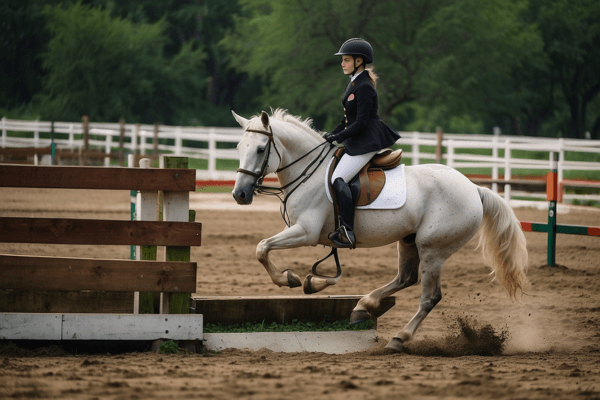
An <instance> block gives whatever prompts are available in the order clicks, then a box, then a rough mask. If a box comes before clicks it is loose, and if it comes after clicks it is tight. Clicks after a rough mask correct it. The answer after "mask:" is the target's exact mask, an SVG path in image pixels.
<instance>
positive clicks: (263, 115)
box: [260, 111, 269, 128]
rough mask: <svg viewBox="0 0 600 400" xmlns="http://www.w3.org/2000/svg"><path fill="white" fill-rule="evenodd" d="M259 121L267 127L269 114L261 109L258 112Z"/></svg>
mask: <svg viewBox="0 0 600 400" xmlns="http://www.w3.org/2000/svg"><path fill="white" fill-rule="evenodd" d="M260 121H261V122H262V124H263V126H264V127H265V128H267V127H269V114H267V112H266V111H263V112H262V113H261V114H260Z"/></svg>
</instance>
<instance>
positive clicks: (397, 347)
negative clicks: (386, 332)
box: [385, 337, 404, 353]
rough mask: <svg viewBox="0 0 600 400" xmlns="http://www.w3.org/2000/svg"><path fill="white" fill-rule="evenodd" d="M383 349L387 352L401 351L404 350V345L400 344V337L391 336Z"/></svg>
mask: <svg viewBox="0 0 600 400" xmlns="http://www.w3.org/2000/svg"><path fill="white" fill-rule="evenodd" d="M385 349H386V351H388V352H389V353H402V352H404V345H403V344H402V340H400V338H397V337H393V338H392V340H390V342H389V343H388V344H387V346H385Z"/></svg>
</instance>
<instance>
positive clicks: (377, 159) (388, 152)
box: [356, 149, 402, 206]
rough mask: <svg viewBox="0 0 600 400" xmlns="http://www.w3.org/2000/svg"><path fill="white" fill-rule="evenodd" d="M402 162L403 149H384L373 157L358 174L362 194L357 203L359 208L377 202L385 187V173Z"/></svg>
mask: <svg viewBox="0 0 600 400" xmlns="http://www.w3.org/2000/svg"><path fill="white" fill-rule="evenodd" d="M401 160H402V149H398V150H396V151H393V150H392V149H384V150H382V151H380V152H379V153H377V154H375V155H374V156H373V158H372V159H371V161H370V162H369V163H368V164H367V165H365V166H364V167H363V169H361V170H360V172H359V173H358V180H359V181H360V194H359V196H358V201H357V202H356V205H357V206H366V205H368V204H371V203H372V202H373V201H375V199H376V198H377V196H379V194H380V193H381V191H382V190H383V187H384V186H385V172H383V171H385V170H386V169H392V168H396V167H397V166H398V165H400V161H401Z"/></svg>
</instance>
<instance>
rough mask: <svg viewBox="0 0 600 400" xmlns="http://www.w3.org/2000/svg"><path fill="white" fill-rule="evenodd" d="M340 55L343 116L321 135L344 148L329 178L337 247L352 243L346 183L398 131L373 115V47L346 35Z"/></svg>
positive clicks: (350, 205) (393, 139)
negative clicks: (347, 80)
mask: <svg viewBox="0 0 600 400" xmlns="http://www.w3.org/2000/svg"><path fill="white" fill-rule="evenodd" d="M334 55H336V56H342V70H343V71H344V74H345V75H348V76H349V77H350V83H348V86H347V87H346V90H345V91H344V95H343V96H342V105H343V106H344V118H342V121H341V123H340V124H339V125H338V126H337V127H336V128H335V129H334V130H333V131H332V132H331V133H327V134H325V135H324V138H325V140H327V141H328V142H329V143H334V142H336V143H338V144H341V145H343V146H344V148H345V152H344V155H343V156H342V158H341V159H340V162H339V163H338V166H337V168H336V169H335V171H334V172H333V176H332V177H331V182H332V185H333V190H334V191H335V195H336V199H337V203H338V208H339V228H338V229H337V230H336V231H334V232H331V233H330V234H329V238H330V240H331V241H332V242H333V243H334V244H335V245H336V246H338V247H349V248H354V247H356V238H355V236H354V232H353V229H354V204H355V200H356V199H355V198H353V196H352V191H351V189H350V186H349V183H350V182H351V181H352V179H353V178H354V177H355V176H356V175H357V174H358V172H359V171H360V170H361V169H362V168H363V167H364V166H365V165H366V164H367V163H368V162H369V161H370V160H371V158H372V157H373V156H374V155H375V154H377V152H378V151H380V150H382V149H384V148H387V147H390V146H392V145H393V144H394V143H396V141H397V140H398V139H400V135H399V134H398V132H396V131H395V130H394V129H392V128H390V127H389V126H388V125H387V124H385V123H384V122H383V121H381V119H379V116H378V115H377V108H378V104H377V91H376V90H375V88H376V86H377V79H378V77H377V75H376V74H375V73H374V72H373V69H372V67H370V66H369V67H367V64H371V63H373V61H374V56H373V48H372V47H371V45H370V44H369V43H368V42H367V41H366V40H363V39H360V38H354V39H348V40H346V41H345V42H344V44H342V47H340V50H339V51H338V52H337V53H335V54H334Z"/></svg>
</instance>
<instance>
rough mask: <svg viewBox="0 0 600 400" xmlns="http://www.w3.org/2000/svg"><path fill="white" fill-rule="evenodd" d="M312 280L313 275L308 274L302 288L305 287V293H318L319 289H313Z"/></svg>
mask: <svg viewBox="0 0 600 400" xmlns="http://www.w3.org/2000/svg"><path fill="white" fill-rule="evenodd" d="M311 281H312V275H307V276H306V279H305V280H304V284H303V285H302V289H304V294H313V293H317V291H316V290H314V289H313V287H312V284H311Z"/></svg>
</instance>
